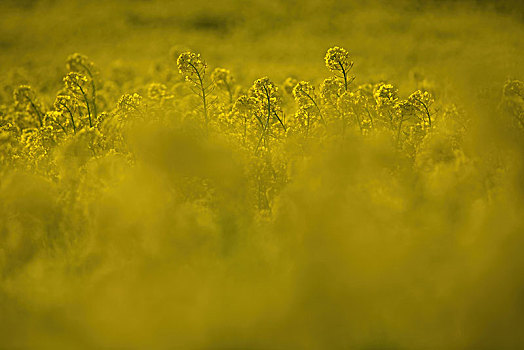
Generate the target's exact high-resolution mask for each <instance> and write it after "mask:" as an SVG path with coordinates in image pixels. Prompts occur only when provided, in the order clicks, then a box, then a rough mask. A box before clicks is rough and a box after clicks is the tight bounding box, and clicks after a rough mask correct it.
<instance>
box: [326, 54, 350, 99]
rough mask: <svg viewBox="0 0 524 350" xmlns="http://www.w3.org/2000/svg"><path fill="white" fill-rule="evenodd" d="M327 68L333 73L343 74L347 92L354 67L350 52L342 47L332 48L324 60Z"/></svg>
mask: <svg viewBox="0 0 524 350" xmlns="http://www.w3.org/2000/svg"><path fill="white" fill-rule="evenodd" d="M324 60H325V62H326V67H327V68H328V69H329V70H330V71H332V72H338V73H340V74H342V77H343V78H344V88H345V90H346V91H347V89H348V86H349V84H350V83H351V81H352V80H353V78H349V76H348V75H349V71H350V70H351V68H352V67H353V61H351V59H350V57H349V52H348V51H347V50H346V49H344V48H341V47H338V46H335V47H332V48H330V49H329V50H328V51H327V53H326V57H325V58H324Z"/></svg>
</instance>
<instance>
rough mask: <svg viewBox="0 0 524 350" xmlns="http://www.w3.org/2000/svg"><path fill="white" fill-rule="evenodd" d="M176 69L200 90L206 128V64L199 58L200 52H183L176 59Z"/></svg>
mask: <svg viewBox="0 0 524 350" xmlns="http://www.w3.org/2000/svg"><path fill="white" fill-rule="evenodd" d="M176 64H177V67H178V71H179V72H180V74H183V75H184V76H185V78H186V80H187V81H189V82H191V83H193V84H194V85H195V86H196V87H197V88H198V89H199V90H200V91H199V92H198V95H199V97H200V98H201V99H202V105H203V107H204V120H205V123H206V130H207V127H208V116H207V88H208V87H207V86H204V77H205V75H206V68H207V64H206V63H205V62H204V61H203V60H202V58H200V54H196V53H194V52H184V53H182V54H180V56H178V60H177V61H176Z"/></svg>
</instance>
